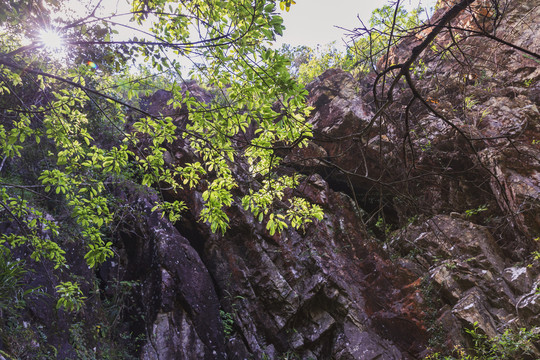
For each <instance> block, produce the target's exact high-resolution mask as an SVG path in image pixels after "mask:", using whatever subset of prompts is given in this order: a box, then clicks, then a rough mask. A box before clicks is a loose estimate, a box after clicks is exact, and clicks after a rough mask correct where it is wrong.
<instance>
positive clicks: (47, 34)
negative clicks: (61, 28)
mask: <svg viewBox="0 0 540 360" xmlns="http://www.w3.org/2000/svg"><path fill="white" fill-rule="evenodd" d="M39 41H40V43H41V44H43V46H44V47H45V48H47V49H48V50H51V51H60V50H61V49H62V47H63V45H64V39H62V36H61V35H60V33H59V32H58V31H57V30H56V29H53V28H50V29H43V30H41V31H40V33H39Z"/></svg>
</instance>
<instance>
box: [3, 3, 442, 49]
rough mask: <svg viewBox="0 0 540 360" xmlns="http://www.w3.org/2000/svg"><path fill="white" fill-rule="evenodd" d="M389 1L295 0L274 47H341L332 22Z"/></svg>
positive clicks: (342, 22)
mask: <svg viewBox="0 0 540 360" xmlns="http://www.w3.org/2000/svg"><path fill="white" fill-rule="evenodd" d="M0 1H1V0H0ZM70 1H71V4H72V5H70V7H71V10H73V11H75V12H80V13H87V12H88V10H85V6H84V5H83V4H85V3H88V2H89V3H90V4H93V5H95V4H96V3H97V1H98V0H90V1H88V0H86V1H81V0H70ZM435 2H436V0H401V4H402V5H404V6H405V7H406V8H408V9H412V8H415V7H417V6H419V5H420V6H422V7H424V8H425V9H426V10H427V11H428V14H431V13H432V11H431V10H429V8H430V7H433V5H434V4H435ZM390 3H395V0H394V1H390V0H296V4H294V5H292V6H291V9H290V11H289V12H285V11H283V12H282V16H283V20H284V25H285V26H286V30H285V32H284V34H283V37H278V39H277V47H280V46H281V44H283V43H287V44H291V45H294V46H297V45H308V46H310V47H316V46H317V44H321V45H324V44H328V43H331V42H332V41H335V42H336V45H337V46H338V47H342V46H343V41H342V38H345V36H344V34H345V31H344V30H343V29H339V28H337V27H336V26H340V27H342V28H345V29H350V30H352V29H354V28H356V27H358V26H360V22H359V20H358V18H360V19H362V20H363V21H364V23H365V24H368V21H369V18H370V17H371V13H372V12H373V10H375V9H376V8H379V7H382V6H384V5H387V4H390ZM103 4H105V5H106V6H105V8H103V10H102V11H103V14H105V13H110V12H112V11H115V10H116V11H119V12H127V11H129V5H127V1H126V0H104V1H103V2H102V5H103ZM90 8H92V5H90ZM117 20H118V19H117ZM129 33H132V32H131V31H129Z"/></svg>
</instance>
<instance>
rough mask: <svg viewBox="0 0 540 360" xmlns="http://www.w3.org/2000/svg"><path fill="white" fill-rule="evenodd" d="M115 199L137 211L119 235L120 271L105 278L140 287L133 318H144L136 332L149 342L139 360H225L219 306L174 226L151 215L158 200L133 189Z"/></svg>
mask: <svg viewBox="0 0 540 360" xmlns="http://www.w3.org/2000/svg"><path fill="white" fill-rule="evenodd" d="M128 194H129V195H128ZM117 196H118V197H119V198H121V199H123V200H124V201H126V202H127V203H130V204H132V207H133V209H132V210H133V211H130V212H129V216H130V218H128V219H125V221H124V224H125V225H124V226H125V227H123V228H120V229H119V231H118V234H119V240H118V243H117V245H116V246H117V249H118V251H119V255H120V259H122V262H121V263H120V264H118V265H117V266H119V269H118V271H108V272H107V273H108V274H111V276H112V274H114V276H112V277H113V278H105V279H104V280H105V281H107V282H112V281H114V277H118V278H121V279H122V280H123V281H133V280H136V281H138V282H139V283H140V286H141V291H140V292H138V294H137V296H136V297H135V298H134V299H133V304H132V310H131V315H134V317H135V318H140V315H141V314H143V315H144V317H143V319H144V321H143V322H139V323H136V324H133V326H132V328H133V330H135V331H137V333H139V334H145V335H146V336H147V341H146V343H145V344H144V346H143V347H142V350H141V358H142V359H149V360H150V359H152V360H153V359H186V360H187V359H225V358H226V354H225V347H224V337H223V326H222V323H221V319H220V317H219V301H218V297H217V294H216V291H215V289H214V284H213V282H212V279H211V277H210V274H209V273H208V271H207V269H206V266H205V265H204V264H203V263H202V261H201V259H200V257H199V254H198V253H197V252H196V251H195V250H194V249H193V247H191V245H190V244H189V242H188V240H187V239H186V238H185V237H183V236H182V235H181V234H180V233H179V232H178V231H177V230H176V229H175V228H174V227H173V226H172V225H171V223H170V222H168V221H166V220H164V219H161V217H160V216H159V214H157V213H155V212H154V213H152V210H151V209H152V207H153V203H155V201H156V200H157V198H156V197H155V196H151V195H148V194H142V196H141V194H140V193H138V192H136V191H134V190H133V189H128V190H126V191H121V192H119V194H118V195H117ZM137 197H138V198H137ZM109 266H113V264H110V263H109ZM111 270H112V269H111Z"/></svg>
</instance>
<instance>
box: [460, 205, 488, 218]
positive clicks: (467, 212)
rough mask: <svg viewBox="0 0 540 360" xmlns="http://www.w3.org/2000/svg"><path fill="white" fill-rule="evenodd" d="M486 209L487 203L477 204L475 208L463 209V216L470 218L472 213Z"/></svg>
mask: <svg viewBox="0 0 540 360" xmlns="http://www.w3.org/2000/svg"><path fill="white" fill-rule="evenodd" d="M487 210H488V207H487V205H485V204H484V205H480V206H478V207H477V208H476V209H469V210H465V217H466V218H470V217H472V216H474V215H477V214H479V213H481V212H483V211H487Z"/></svg>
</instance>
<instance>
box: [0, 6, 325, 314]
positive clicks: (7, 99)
mask: <svg viewBox="0 0 540 360" xmlns="http://www.w3.org/2000/svg"><path fill="white" fill-rule="evenodd" d="M281 3H282V4H281V6H283V7H286V8H287V9H288V8H289V7H290V6H291V5H293V4H294V2H281ZM32 4H33V2H28V4H27V5H28V6H27V7H25V6H14V5H13V4H12V3H11V2H8V3H4V4H3V5H1V7H0V10H1V11H0V12H2V13H3V14H8V16H7V17H6V16H0V33H1V34H2V39H3V42H2V44H0V93H1V95H2V97H1V99H0V111H1V112H0V116H1V118H2V120H1V123H0V152H1V156H2V167H0V176H2V178H1V180H0V181H1V185H2V189H0V190H1V191H0V206H1V208H2V210H1V216H2V218H3V219H6V220H9V221H12V222H15V223H16V224H17V225H18V229H17V231H13V232H11V233H9V234H2V236H1V238H0V241H1V243H2V244H3V245H2V246H9V247H16V246H21V245H25V246H29V247H30V248H31V250H32V252H33V255H32V257H33V258H34V259H35V260H40V259H48V260H51V261H53V262H54V264H55V267H56V268H63V267H64V266H65V246H64V245H65V244H66V242H69V241H73V240H75V241H78V242H81V243H83V244H84V246H85V247H86V249H87V252H86V256H85V259H86V261H87V264H88V266H90V267H94V266H96V265H98V264H100V263H102V262H103V261H105V260H106V259H108V258H110V257H111V256H113V250H112V248H111V247H112V242H111V241H110V240H109V238H108V234H109V233H110V232H111V231H112V227H113V224H114V223H115V221H117V220H118V218H119V217H120V216H121V215H120V214H121V212H122V211H124V210H123V209H122V206H120V205H119V204H118V203H117V202H115V201H114V196H112V192H111V189H112V188H114V186H115V184H118V183H121V182H126V181H130V182H138V183H140V184H141V185H143V186H149V187H155V188H157V189H160V187H167V188H168V189H169V190H172V191H178V190H180V189H182V188H196V187H197V188H198V189H201V191H202V197H203V200H204V204H205V205H204V208H203V209H202V210H201V212H200V219H201V221H204V222H207V223H208V224H209V225H210V227H211V229H212V230H213V231H214V232H217V231H220V232H224V231H225V230H226V229H227V226H228V221H229V218H228V216H227V214H226V210H227V208H228V207H230V206H233V205H235V204H236V202H237V199H236V198H235V196H234V195H233V191H234V189H235V188H237V187H238V186H240V185H241V186H243V187H245V188H247V189H248V191H247V193H248V195H246V196H245V197H244V198H243V199H241V201H238V204H239V205H241V206H243V207H244V208H245V209H247V210H250V211H252V212H253V214H254V215H255V216H256V217H257V219H258V220H259V221H262V222H265V223H266V227H267V229H268V230H269V232H270V234H274V233H275V232H276V231H279V230H282V229H284V228H286V227H288V226H289V225H291V226H293V227H296V228H298V227H302V226H303V225H304V224H306V223H308V222H310V221H312V219H314V218H319V219H321V218H322V210H321V209H320V208H319V207H318V206H315V205H312V204H309V203H308V202H307V201H305V200H303V199H302V198H298V197H295V196H290V195H289V196H286V195H285V194H286V193H287V192H286V189H288V188H289V189H294V188H295V187H296V186H297V185H298V183H299V181H300V178H299V177H298V176H296V175H290V174H285V173H282V172H281V170H280V168H279V165H280V158H279V156H278V155H277V154H276V152H275V149H276V148H288V147H293V146H303V145H304V144H305V143H306V141H307V140H308V139H309V138H310V137H311V136H312V134H311V127H310V125H309V124H308V123H306V121H305V117H306V116H307V115H308V114H309V111H310V108H309V107H307V106H306V104H305V96H306V91H305V90H304V88H303V86H301V85H299V84H298V83H297V82H296V81H295V80H294V79H293V78H292V77H291V75H290V74H289V71H288V60H287V59H286V58H285V57H283V56H282V55H280V54H279V52H277V51H275V50H272V49H270V48H269V44H270V42H271V41H273V40H274V39H275V37H276V36H277V35H281V34H282V31H283V25H282V18H281V17H280V16H279V15H278V14H277V12H276V2H275V1H271V0H257V1H247V0H239V1H234V2H232V1H219V0H212V1H206V0H205V1H202V0H201V1H199V0H194V1H190V2H176V1H166V0H133V1H131V2H130V6H131V8H130V11H129V17H130V19H131V20H130V22H125V21H124V22H123V23H121V27H124V28H129V29H132V30H136V34H135V35H133V36H131V37H130V38H129V39H128V40H117V39H118V38H119V37H118V35H117V30H116V29H115V28H114V26H113V25H115V24H116V25H118V24H117V23H118V21H119V20H118V19H119V18H120V14H113V15H110V16H103V15H100V14H101V12H100V11H101V10H100V4H101V2H95V3H90V4H89V7H88V11H87V12H86V13H85V14H84V15H78V17H77V16H74V17H72V18H70V17H66V18H61V19H55V9H58V8H61V6H62V5H65V4H62V3H60V2H57V1H55V0H48V1H45V2H44V4H43V7H41V8H39V9H36V8H34V7H33V6H34V5H32ZM36 14H38V15H36ZM8 19H9V20H8ZM39 29H49V30H50V29H54V31H56V32H57V33H58V34H59V35H60V36H61V37H62V38H63V41H64V48H63V49H62V51H60V50H58V49H56V50H54V51H53V50H50V49H47V47H46V43H45V42H43V40H40V39H39V37H38V36H39ZM55 52H56V54H55ZM58 53H60V55H61V56H58ZM131 57H138V59H139V60H138V62H139V70H138V71H134V70H133V69H134V68H135V65H136V64H135V65H133V64H132V65H131V67H130V61H128V59H129V58H131ZM141 59H142V61H144V64H146V66H141V65H140V62H141ZM186 62H190V63H191V64H192V65H191V69H190V72H189V74H186V71H185V63H186ZM188 77H191V78H192V79H196V80H197V81H198V83H199V84H201V86H205V87H206V88H208V89H209V90H210V92H211V93H212V94H214V95H213V96H212V97H211V99H210V100H208V101H203V100H201V99H200V98H198V97H197V96H196V95H194V94H191V93H190V91H189V90H188V89H187V88H186V87H185V86H184V85H185V84H186V81H187V79H188ZM154 79H155V80H154ZM156 87H159V88H165V89H167V90H168V91H169V92H170V93H171V94H172V97H171V99H170V101H169V102H168V105H169V106H170V107H171V108H172V109H175V111H177V112H178V113H179V114H180V113H181V112H182V111H184V110H187V111H188V113H189V121H188V122H187V124H186V125H185V126H183V127H179V126H178V123H177V122H175V116H164V115H162V114H160V113H150V112H149V111H148V110H147V109H145V108H144V106H141V104H142V103H143V102H144V99H145V96H148V95H150V94H151V93H152V92H153V91H154V89H155V88H156ZM128 122H130V125H131V126H127V125H126V124H127V123H128ZM178 142H184V143H186V144H187V145H188V146H189V148H190V149H191V150H190V151H191V152H192V153H194V154H195V156H194V158H193V160H192V161H188V162H185V163H182V164H179V163H175V162H174V161H173V162H166V161H165V158H166V155H167V154H166V153H167V151H168V149H169V148H170V146H172V144H173V143H178ZM36 184H37V185H36ZM238 200H239V199H238ZM278 203H279V204H281V205H280V206H278V205H277V204H278ZM155 205H156V206H155V207H154V210H155V211H161V213H162V215H163V216H167V217H168V218H169V219H170V220H173V221H174V220H177V219H178V217H179V214H180V212H181V211H182V210H183V209H185V204H184V203H183V202H181V201H173V202H167V201H165V200H163V199H162V200H161V201H160V202H158V203H156V204H155ZM66 213H67V214H69V216H68V219H66V220H65V221H64V220H63V221H57V219H56V218H55V217H65V214H66ZM51 214H52V215H53V216H51ZM58 289H60V290H61V293H62V297H61V299H62V303H61V305H62V306H63V307H64V308H66V309H78V308H80V303H79V302H78V301H79V300H80V296H78V295H79V293H80V291H79V289H78V287H77V286H76V284H72V283H64V284H61V285H59V287H58ZM71 290H73V291H71ZM70 299H72V300H73V301H70ZM59 304H60V303H59Z"/></svg>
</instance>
